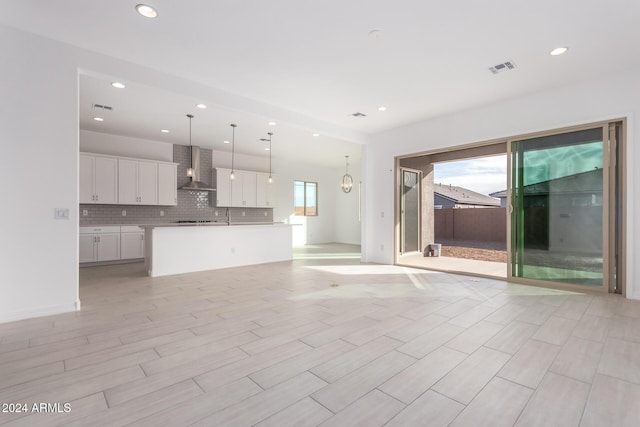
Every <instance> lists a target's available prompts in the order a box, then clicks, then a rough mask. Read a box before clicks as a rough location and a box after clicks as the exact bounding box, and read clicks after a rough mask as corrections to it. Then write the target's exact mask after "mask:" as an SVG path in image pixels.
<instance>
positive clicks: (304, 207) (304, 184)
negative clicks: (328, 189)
mask: <svg viewBox="0 0 640 427" xmlns="http://www.w3.org/2000/svg"><path fill="white" fill-rule="evenodd" d="M298 183H301V184H302V187H303V189H304V191H303V195H302V196H303V198H302V200H303V202H302V206H301V207H302V214H299V213H298V212H297V208H298V207H299V206H298V205H297V204H296V200H295V199H296V186H297V185H298ZM308 184H312V185H314V186H315V200H314V201H315V206H312V207H308V206H307V185H308ZM293 199H294V200H293V214H294V216H318V183H317V182H315V181H303V180H299V179H296V180H294V181H293ZM310 208H315V213H311V214H310V213H308V209H310Z"/></svg>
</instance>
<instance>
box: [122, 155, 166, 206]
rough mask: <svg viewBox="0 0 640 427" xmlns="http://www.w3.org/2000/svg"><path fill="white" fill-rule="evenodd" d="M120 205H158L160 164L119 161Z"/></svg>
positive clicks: (127, 160) (140, 161)
mask: <svg viewBox="0 0 640 427" xmlns="http://www.w3.org/2000/svg"><path fill="white" fill-rule="evenodd" d="M118 204H121V205H157V204H158V163H157V162H147V161H142V160H129V159H119V160H118Z"/></svg>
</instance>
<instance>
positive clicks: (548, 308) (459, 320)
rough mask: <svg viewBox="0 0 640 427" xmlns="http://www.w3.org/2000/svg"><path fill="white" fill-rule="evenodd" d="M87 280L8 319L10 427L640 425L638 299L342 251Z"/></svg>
mask: <svg viewBox="0 0 640 427" xmlns="http://www.w3.org/2000/svg"><path fill="white" fill-rule="evenodd" d="M338 258H339V257H338ZM80 278H81V299H82V310H81V311H80V312H77V313H68V314H62V315H56V316H50V317H44V318H37V319H30V320H24V321H20V322H13V323H5V324H0V404H10V403H13V404H26V405H27V412H26V413H25V412H15V406H14V407H13V411H10V412H4V413H0V424H4V423H6V424H7V425H11V426H18V425H20V426H55V425H71V426H82V427H86V426H119V425H136V426H153V427H157V426H185V425H196V426H218V425H219V426H253V425H257V426H261V427H265V426H277V427H283V426H296V427H299V426H316V425H321V426H366V427H373V426H382V425H385V426H402V427H405V426H446V425H452V426H491V427H496V426H512V425H517V426H577V425H582V426H638V425H640V302H638V301H630V300H625V299H624V298H621V297H618V296H613V295H593V294H578V293H568V292H562V291H554V290H549V289H543V288H533V287H527V286H520V285H512V284H508V283H506V282H504V281H498V280H490V279H480V278H474V277H468V276H456V275H451V274H445V273H439V272H430V271H424V270H416V269H411V268H406V267H396V266H385V265H365V264H360V263H359V262H358V260H356V259H348V258H347V259H344V258H343V259H331V258H330V257H326V258H324V259H297V260H294V261H291V262H281V263H273V264H264V265H257V266H249V267H241V268H232V269H225V270H218V271H209V272H200V273H193V274H183V275H177V276H168V277H162V278H149V277H146V275H145V273H144V268H143V266H142V264H140V263H137V264H128V265H118V266H106V267H91V268H82V269H81V270H80ZM336 285H337V286H336ZM34 402H35V403H50V404H55V403H59V404H60V407H59V408H58V409H59V410H60V413H51V412H50V411H51V410H54V409H55V407H50V408H49V411H48V412H33V411H32V409H33V403H34ZM65 403H68V404H69V406H70V411H69V412H64V409H65V407H64V406H63V405H64V404H65ZM3 406H4V405H3ZM3 409H4V408H3Z"/></svg>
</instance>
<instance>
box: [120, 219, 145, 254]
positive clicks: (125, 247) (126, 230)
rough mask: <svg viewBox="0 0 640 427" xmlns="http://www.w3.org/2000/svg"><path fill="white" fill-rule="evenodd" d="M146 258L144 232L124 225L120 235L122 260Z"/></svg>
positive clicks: (136, 227)
mask: <svg viewBox="0 0 640 427" xmlns="http://www.w3.org/2000/svg"><path fill="white" fill-rule="evenodd" d="M135 258H144V230H143V229H141V228H140V227H138V226H137V225H123V226H122V227H121V233H120V259H135Z"/></svg>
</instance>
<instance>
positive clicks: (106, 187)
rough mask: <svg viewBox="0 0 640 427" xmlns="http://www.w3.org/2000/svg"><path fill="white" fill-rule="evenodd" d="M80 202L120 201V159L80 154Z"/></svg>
mask: <svg viewBox="0 0 640 427" xmlns="http://www.w3.org/2000/svg"><path fill="white" fill-rule="evenodd" d="M79 187H80V203H92V204H115V203H117V202H118V160H117V159H116V158H114V157H102V156H95V155H87V154H80V168H79Z"/></svg>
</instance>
